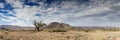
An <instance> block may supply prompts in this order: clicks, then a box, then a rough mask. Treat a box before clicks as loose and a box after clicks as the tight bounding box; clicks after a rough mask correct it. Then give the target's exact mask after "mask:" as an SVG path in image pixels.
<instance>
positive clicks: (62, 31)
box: [52, 29, 66, 32]
mask: <svg viewBox="0 0 120 40" xmlns="http://www.w3.org/2000/svg"><path fill="white" fill-rule="evenodd" d="M52 32H66V30H60V29H58V30H52Z"/></svg>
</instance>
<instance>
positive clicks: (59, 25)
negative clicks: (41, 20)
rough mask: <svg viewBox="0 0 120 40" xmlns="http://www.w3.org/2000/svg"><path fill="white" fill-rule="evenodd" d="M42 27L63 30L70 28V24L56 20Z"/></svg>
mask: <svg viewBox="0 0 120 40" xmlns="http://www.w3.org/2000/svg"><path fill="white" fill-rule="evenodd" d="M44 29H63V30H69V29H71V26H70V25H69V24H66V23H58V22H52V23H50V24H48V25H47V26H46V27H45V28H44Z"/></svg>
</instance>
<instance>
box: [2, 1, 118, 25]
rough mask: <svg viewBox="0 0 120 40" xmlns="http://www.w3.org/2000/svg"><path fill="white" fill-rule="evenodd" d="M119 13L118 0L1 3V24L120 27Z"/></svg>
mask: <svg viewBox="0 0 120 40" xmlns="http://www.w3.org/2000/svg"><path fill="white" fill-rule="evenodd" d="M6 6H8V8H7V7H6ZM119 11H120V0H57V1H56V0H4V2H3V3H2V2H1V3H0V24H10V25H21V26H31V25H32V22H33V20H38V21H39V20H43V22H45V23H47V24H48V23H50V22H64V23H68V24H71V25H74V26H120V19H119V17H120V16H119V15H120V12H119ZM3 22H4V23H3Z"/></svg>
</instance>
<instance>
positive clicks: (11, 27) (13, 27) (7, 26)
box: [0, 25, 35, 30]
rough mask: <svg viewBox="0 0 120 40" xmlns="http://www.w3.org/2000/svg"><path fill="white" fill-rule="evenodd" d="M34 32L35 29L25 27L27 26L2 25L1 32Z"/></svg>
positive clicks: (0, 26)
mask: <svg viewBox="0 0 120 40" xmlns="http://www.w3.org/2000/svg"><path fill="white" fill-rule="evenodd" d="M5 29H10V30H34V29H35V27H25V26H17V25H0V30H5Z"/></svg>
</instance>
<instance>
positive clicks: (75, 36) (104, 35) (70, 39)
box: [0, 31, 120, 40]
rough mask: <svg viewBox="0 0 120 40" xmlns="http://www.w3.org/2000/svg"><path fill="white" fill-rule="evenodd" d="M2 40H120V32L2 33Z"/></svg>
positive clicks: (0, 33) (0, 35)
mask: <svg viewBox="0 0 120 40" xmlns="http://www.w3.org/2000/svg"><path fill="white" fill-rule="evenodd" d="M0 40H120V31H94V32H84V31H67V32H45V31H41V32H33V31H0Z"/></svg>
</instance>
